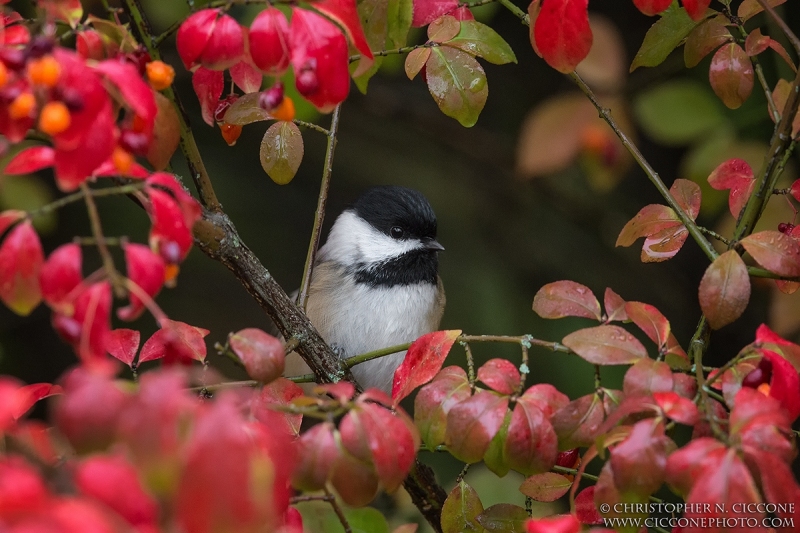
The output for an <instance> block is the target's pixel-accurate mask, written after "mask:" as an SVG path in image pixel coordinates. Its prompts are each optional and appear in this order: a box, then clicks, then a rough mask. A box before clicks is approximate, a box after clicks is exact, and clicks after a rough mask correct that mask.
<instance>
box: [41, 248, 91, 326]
mask: <svg viewBox="0 0 800 533" xmlns="http://www.w3.org/2000/svg"><path fill="white" fill-rule="evenodd" d="M81 264H82V254H81V247H80V245H79V244H74V243H70V244H63V245H61V246H59V247H58V248H56V249H55V250H54V251H53V252H52V253H51V254H50V257H48V258H47V261H45V262H44V264H43V265H42V270H41V272H40V273H39V283H40V285H41V288H42V297H43V298H44V301H45V302H47V305H49V306H50V307H52V308H54V309H59V310H63V311H65V312H66V314H71V311H70V310H71V308H72V304H71V300H72V298H74V297H75V295H71V294H70V293H72V292H73V291H74V290H75V287H77V286H78V285H80V283H81V281H82V280H83V276H82V275H81ZM64 306H65V307H64Z"/></svg>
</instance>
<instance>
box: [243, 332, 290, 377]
mask: <svg viewBox="0 0 800 533" xmlns="http://www.w3.org/2000/svg"><path fill="white" fill-rule="evenodd" d="M229 342H230V345H231V349H232V350H233V352H234V353H235V354H236V355H238V356H239V359H241V360H242V362H243V363H244V367H245V369H246V370H247V374H248V375H249V376H250V377H251V378H253V379H255V380H257V381H260V382H262V383H269V382H270V381H273V380H275V379H277V378H278V377H280V376H281V374H283V368H284V364H285V361H286V356H285V354H284V350H283V343H282V342H281V341H279V340H278V339H276V338H275V337H273V336H272V335H270V334H268V333H266V332H264V331H261V330H260V329H258V328H246V329H243V330H240V331H237V332H236V333H234V334H233V335H231V336H230V339H229Z"/></svg>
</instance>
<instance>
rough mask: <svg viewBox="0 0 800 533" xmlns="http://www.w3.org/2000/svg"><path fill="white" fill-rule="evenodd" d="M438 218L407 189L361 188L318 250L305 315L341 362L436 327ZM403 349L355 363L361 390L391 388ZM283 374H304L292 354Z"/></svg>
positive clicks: (440, 308)
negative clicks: (355, 199)
mask: <svg viewBox="0 0 800 533" xmlns="http://www.w3.org/2000/svg"><path fill="white" fill-rule="evenodd" d="M442 250H444V247H443V246H442V245H441V244H439V243H438V242H437V241H436V215H435V214H434V212H433V209H432V208H431V205H430V203H428V200H427V199H426V198H425V197H424V196H423V195H422V194H420V193H419V192H417V191H415V190H413V189H408V188H405V187H396V186H384V187H375V188H372V189H369V190H368V191H366V192H365V193H364V194H363V195H361V197H360V198H359V199H358V200H357V201H356V203H355V204H354V205H353V206H352V207H351V208H349V209H346V210H345V211H344V212H342V214H341V215H339V217H338V218H337V219H336V221H335V222H334V224H333V227H332V228H331V231H330V234H329V235H328V240H327V241H326V243H325V245H324V246H322V247H321V248H320V249H319V252H318V253H317V258H316V262H315V263H314V269H313V273H312V276H311V285H310V288H309V295H308V303H307V305H306V313H307V314H308V317H309V319H311V322H312V323H313V324H314V326H315V327H316V328H317V330H319V332H320V334H321V335H322V337H323V338H324V339H325V341H326V342H327V343H328V344H329V345H330V346H331V347H332V348H333V349H334V351H336V352H337V354H338V355H339V357H340V358H342V359H344V358H347V357H351V356H354V355H359V354H362V353H366V352H370V351H373V350H378V349H380V348H385V347H388V346H394V345H397V344H404V343H407V342H411V341H414V340H416V339H417V338H418V337H420V336H421V335H424V334H425V333H429V332H431V331H435V330H436V329H437V328H438V327H439V321H440V320H441V318H442V313H443V312H444V304H445V295H444V288H443V287H442V281H441V279H440V278H439V275H438V263H439V262H438V257H437V254H438V252H440V251H442ZM404 356H405V352H401V353H397V354H394V355H390V356H386V357H382V358H379V359H375V360H372V361H368V362H366V363H362V364H360V365H357V366H355V367H353V369H352V372H353V375H354V376H355V378H356V379H357V380H358V382H359V383H360V384H361V386H362V387H364V388H365V389H367V388H370V387H377V388H379V389H382V390H384V391H386V392H391V388H392V378H393V375H394V371H395V369H396V368H397V367H398V365H399V364H400V363H401V362H402V360H403V357H404ZM286 369H287V370H286V375H289V376H291V375H297V374H302V373H306V372H308V371H309V370H308V367H307V366H305V363H303V362H302V360H301V359H300V357H299V356H298V355H297V354H292V355H291V356H290V357H289V358H288V359H287V365H286Z"/></svg>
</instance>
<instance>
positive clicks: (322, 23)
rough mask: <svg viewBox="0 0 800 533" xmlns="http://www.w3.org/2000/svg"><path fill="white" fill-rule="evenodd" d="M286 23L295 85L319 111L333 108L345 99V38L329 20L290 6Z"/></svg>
mask: <svg viewBox="0 0 800 533" xmlns="http://www.w3.org/2000/svg"><path fill="white" fill-rule="evenodd" d="M292 13H293V14H292V21H291V24H290V26H289V30H290V35H291V42H290V47H291V51H292V58H291V60H292V67H293V68H294V75H295V86H296V87H297V90H298V92H299V93H300V94H301V95H303V97H304V98H306V99H307V100H308V101H309V102H311V103H312V104H314V106H315V107H316V108H317V109H318V110H320V111H321V112H322V113H329V112H331V111H333V108H334V107H336V106H337V105H338V104H339V103H341V102H343V101H344V99H345V98H347V94H348V92H349V91H350V72H349V70H348V65H349V61H350V59H349V55H348V52H347V39H346V38H345V36H344V35H342V32H341V31H339V28H337V27H336V26H335V25H334V24H333V23H332V22H330V21H328V20H327V19H325V18H323V17H321V16H320V15H317V14H316V13H312V12H311V11H306V10H305V9H293V10H292Z"/></svg>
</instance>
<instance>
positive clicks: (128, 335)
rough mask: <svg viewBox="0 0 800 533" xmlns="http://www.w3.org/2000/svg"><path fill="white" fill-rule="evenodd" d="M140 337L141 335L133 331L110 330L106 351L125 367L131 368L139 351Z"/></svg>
mask: <svg viewBox="0 0 800 533" xmlns="http://www.w3.org/2000/svg"><path fill="white" fill-rule="evenodd" d="M140 337H141V334H140V333H139V332H138V331H136V330H133V329H124V328H120V329H115V330H112V331H110V332H109V334H108V337H107V339H106V350H108V353H110V354H111V355H112V356H113V357H115V358H116V359H119V360H120V361H122V362H123V363H125V364H126V365H128V366H133V360H134V358H135V357H136V352H137V351H138V350H139V340H140Z"/></svg>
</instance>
